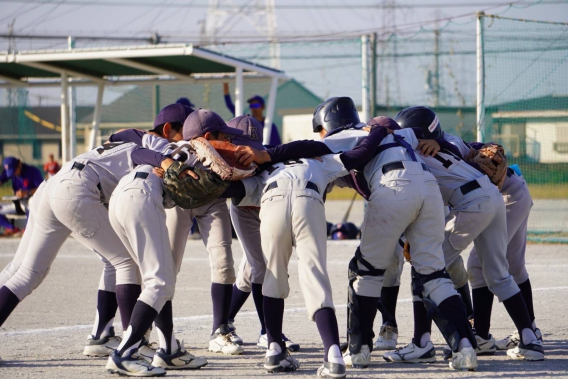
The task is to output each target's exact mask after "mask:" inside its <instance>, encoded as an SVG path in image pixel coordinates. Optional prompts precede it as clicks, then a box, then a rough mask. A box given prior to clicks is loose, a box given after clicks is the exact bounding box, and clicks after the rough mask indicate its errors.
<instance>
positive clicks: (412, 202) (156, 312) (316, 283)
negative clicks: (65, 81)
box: [0, 97, 544, 378]
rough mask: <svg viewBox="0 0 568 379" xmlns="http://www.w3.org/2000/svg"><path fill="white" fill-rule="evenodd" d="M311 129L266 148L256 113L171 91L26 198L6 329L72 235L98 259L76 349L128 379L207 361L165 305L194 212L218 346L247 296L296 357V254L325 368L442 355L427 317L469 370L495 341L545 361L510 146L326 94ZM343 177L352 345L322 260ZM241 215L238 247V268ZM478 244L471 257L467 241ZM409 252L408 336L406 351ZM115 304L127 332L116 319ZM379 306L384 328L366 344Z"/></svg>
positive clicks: (427, 118)
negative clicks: (197, 103) (292, 313)
mask: <svg viewBox="0 0 568 379" xmlns="http://www.w3.org/2000/svg"><path fill="white" fill-rule="evenodd" d="M313 131H314V133H317V134H319V136H320V138H321V139H320V140H319V141H312V140H303V141H294V142H290V143H287V144H283V145H279V146H272V147H270V146H264V145H263V144H262V141H263V135H262V134H263V133H262V132H263V125H261V124H260V123H259V122H258V121H257V120H256V119H255V118H253V117H251V116H249V115H244V116H238V117H235V118H233V119H232V120H230V121H229V122H225V121H224V120H223V119H222V118H221V117H220V116H219V115H218V114H216V113H215V112H212V111H210V110H206V109H201V108H200V109H195V110H194V109H192V108H190V107H188V106H185V105H183V104H171V105H168V106H166V107H165V108H164V109H162V111H161V112H160V113H159V114H158V116H157V117H156V120H155V122H154V127H153V129H152V130H150V131H142V130H138V129H125V130H120V131H118V132H116V133H115V134H113V135H112V136H111V137H110V138H109V140H108V141H107V142H106V143H105V144H103V145H102V146H99V147H97V148H95V149H93V150H91V151H88V152H86V153H84V154H82V155H79V156H78V157H76V158H74V159H73V160H72V161H70V162H67V163H66V164H65V165H64V166H63V167H62V168H61V170H60V171H59V172H58V173H57V174H56V175H54V176H53V177H51V178H49V179H48V180H46V181H44V182H43V183H42V184H41V186H40V187H39V188H38V190H37V192H36V193H35V195H34V196H33V197H32V198H31V200H30V214H29V220H28V225H27V228H26V230H25V233H24V235H23V237H22V240H21V242H20V245H19V247H18V249H17V251H16V254H15V256H14V258H13V260H12V261H11V262H10V263H9V264H8V265H7V266H6V267H5V268H4V270H3V271H2V272H1V273H0V286H1V287H0V326H2V324H4V322H5V321H6V320H7V319H8V317H9V316H10V314H11V313H12V312H13V311H14V309H15V308H16V307H17V305H18V304H19V303H20V302H21V301H23V300H24V298H26V297H27V296H28V295H30V294H31V293H32V292H33V290H34V289H35V288H37V287H38V286H39V285H40V284H41V282H42V281H43V280H44V278H45V277H46V276H47V274H48V272H49V269H50V266H51V264H52V262H53V260H54V259H55V257H56V256H57V253H58V251H59V250H60V248H61V246H62V245H63V243H64V242H65V240H66V239H67V238H68V237H69V236H70V235H71V234H73V236H74V237H75V238H76V239H77V240H78V241H80V242H81V243H82V244H83V245H85V246H86V247H87V248H89V249H90V250H92V251H93V252H94V253H96V254H97V256H98V257H99V258H100V260H101V261H102V262H103V272H102V275H101V279H100V282H99V287H98V295H97V306H96V316H95V321H94V325H93V329H92V332H91V334H90V336H89V337H88V339H87V342H86V345H85V347H84V351H83V354H84V355H87V356H94V357H106V356H108V361H107V364H106V371H107V372H109V373H115V374H120V375H126V376H163V375H165V374H166V370H176V369H200V368H202V367H204V366H205V365H207V363H208V362H207V360H206V359H205V358H202V357H197V356H194V355H193V354H191V353H190V352H189V351H187V350H186V349H185V347H184V343H183V341H180V340H179V339H177V338H176V336H175V335H174V325H173V311H172V304H173V299H174V293H175V286H176V276H177V274H178V272H179V271H180V268H181V264H182V261H183V256H184V252H185V247H186V244H187V239H188V236H189V234H190V231H191V229H192V227H194V224H197V226H198V227H199V234H200V237H201V239H202V240H203V243H204V245H205V247H206V249H207V252H208V254H209V259H210V266H211V283H212V284H211V300H212V307H213V325H212V328H211V337H210V340H209V342H208V350H209V351H211V352H218V353H222V354H226V355H239V354H242V353H243V351H244V350H243V340H242V339H241V338H240V337H239V336H238V334H237V329H236V326H235V325H236V324H235V318H236V316H237V314H238V312H239V310H240V308H241V307H242V306H243V304H244V303H245V301H246V300H247V298H248V296H249V294H250V293H252V297H253V300H254V304H255V307H256V311H257V313H258V318H259V321H260V335H259V338H258V341H257V346H258V347H260V348H264V349H266V355H265V358H264V369H265V370H266V371H267V372H268V373H279V372H291V371H296V370H298V369H299V368H300V363H299V362H298V360H297V359H296V358H294V357H293V355H292V354H291V353H293V352H295V351H298V350H299V349H300V345H299V344H297V343H294V342H293V341H291V340H289V339H288V338H287V337H286V336H285V335H284V333H283V330H282V329H283V317H284V308H285V306H284V300H285V299H286V298H287V297H288V295H289V293H290V287H289V283H288V264H289V261H290V258H291V256H292V252H293V250H294V249H295V250H296V253H297V255H298V274H299V281H300V289H301V292H302V294H303V296H304V299H305V303H306V309H307V312H308V317H309V318H310V320H312V321H314V322H315V323H316V326H317V329H318V332H319V334H320V336H321V340H322V343H323V362H322V365H321V366H320V367H319V369H318V370H317V376H318V377H322V378H345V377H346V375H347V369H346V368H347V367H357V368H366V367H368V366H369V365H370V364H371V353H372V351H373V350H387V352H385V353H384V355H383V358H384V359H385V360H386V361H388V362H399V363H400V362H403V363H404V362H407V363H427V362H434V361H435V360H436V350H435V348H434V346H433V344H432V342H431V328H432V321H434V323H435V324H436V326H437V327H438V329H439V330H440V332H441V334H442V335H443V337H444V339H445V340H446V342H447V347H446V348H445V349H444V350H443V355H444V358H445V359H447V360H449V367H450V368H452V369H456V370H475V369H476V368H477V366H478V362H477V356H478V355H492V354H495V352H496V350H507V356H508V357H509V358H511V359H516V360H527V361H539V360H543V359H544V349H543V345H542V333H541V332H540V330H539V329H538V328H537V326H536V323H535V315H534V310H533V300H532V289H531V284H530V280H529V275H528V273H527V270H526V267H525V249H526V233H527V220H528V216H529V212H530V209H531V207H532V199H531V196H530V194H529V191H528V189H527V185H526V183H525V181H524V179H523V177H522V175H521V173H520V170H518V168H517V167H507V164H506V158H505V155H504V153H503V149H502V147H501V146H499V145H496V144H483V143H475V142H474V143H466V142H464V141H463V140H462V139H461V138H459V137H456V136H453V135H451V134H449V133H447V132H445V131H443V130H442V126H441V125H440V122H439V120H438V117H437V116H436V114H435V112H434V111H432V110H431V109H429V108H427V107H423V106H415V107H410V108H406V109H404V110H402V111H401V112H399V113H398V114H397V115H396V116H395V117H394V119H391V118H388V117H383V116H380V117H375V118H372V119H370V120H368V121H367V122H360V119H359V115H358V113H357V110H356V107H355V105H354V103H353V101H352V99H350V98H348V97H333V98H330V99H328V100H326V101H325V102H323V103H322V104H320V105H319V106H318V107H317V108H316V109H315V112H314V115H313ZM229 142H230V143H229ZM334 186H338V187H350V188H353V189H354V190H356V191H357V192H358V193H359V194H360V195H361V196H362V197H363V198H364V199H365V200H366V202H367V209H366V212H365V218H364V222H363V225H362V227H361V241H360V245H359V247H358V248H357V249H356V251H355V252H354V256H353V258H352V259H351V261H350V262H348V263H347V262H346V266H347V267H346V268H348V299H347V300H348V301H347V331H346V335H347V343H343V344H342V343H340V338H339V327H338V323H337V318H336V314H335V308H334V302H333V298H332V288H331V283H330V278H329V275H328V273H327V265H326V262H327V230H326V218H325V208H324V201H325V198H326V194H327V193H329V192H330V191H331V190H332V189H333V187H334ZM231 224H232V226H233V228H234V230H235V232H236V235H237V237H238V240H239V243H240V244H241V247H242V249H243V251H244V253H245V256H244V258H243V260H242V261H241V264H240V266H239V267H238V270H237V271H236V270H235V268H234V266H235V264H234V261H233V257H232V251H231V243H232V232H231ZM472 242H473V246H474V248H473V250H472V252H471V253H470V255H469V258H468V260H467V262H464V261H463V259H462V257H461V255H460V254H461V253H462V252H463V251H464V250H465V249H466V248H467V247H468V245H469V244H470V243H472ZM405 259H406V260H408V261H409V262H410V264H411V280H412V282H411V288H412V297H413V298H412V301H413V303H412V304H413V318H414V337H413V339H412V341H411V342H410V343H408V345H406V346H405V347H401V348H398V349H396V347H397V343H398V340H397V339H398V329H397V322H396V303H397V297H398V293H399V286H400V278H401V274H402V270H403V264H404V261H405ZM470 286H471V290H470ZM494 296H497V298H498V300H499V301H500V302H502V303H503V305H504V306H505V309H506V311H507V313H508V314H509V316H510V318H511V319H512V321H513V323H514V325H515V328H516V331H515V332H514V333H512V334H511V335H510V336H508V337H505V338H504V339H502V340H495V339H494V337H493V336H492V335H491V334H490V321H491V311H492V306H493V300H494ZM117 310H120V319H121V326H122V335H121V336H118V335H117V334H116V333H115V330H114V327H113V324H114V318H115V315H116V311H117ZM377 311H380V313H381V314H382V325H381V326H380V329H379V333H378V339H377V340H376V341H374V337H375V334H374V332H373V330H374V329H375V328H374V319H375V316H376V314H377ZM152 329H154V330H155V331H156V334H157V336H158V342H157V343H155V342H151V341H150V336H151V331H152Z"/></svg>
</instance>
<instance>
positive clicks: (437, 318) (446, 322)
mask: <svg viewBox="0 0 568 379" xmlns="http://www.w3.org/2000/svg"><path fill="white" fill-rule="evenodd" d="M411 275H412V294H413V295H414V296H418V297H420V298H421V299H422V302H423V303H424V307H425V308H426V311H427V312H428V317H429V318H432V319H433V320H434V322H435V323H436V326H437V327H438V329H439V330H440V332H441V333H442V336H444V339H445V340H446V342H447V343H448V345H449V346H450V348H451V349H452V351H454V352H457V351H458V347H459V343H460V340H461V339H462V338H467V339H469V341H470V342H471V344H472V345H473V347H474V348H475V347H476V346H477V344H476V340H475V336H474V335H473V331H472V329H471V324H470V323H469V322H467V316H466V312H465V305H464V304H463V303H462V302H459V305H458V306H455V307H454V308H457V309H453V310H452V312H443V311H442V310H440V308H439V307H438V306H437V305H436V304H435V303H434V302H433V301H432V300H430V299H429V298H427V297H423V296H422V292H423V290H424V284H425V283H426V282H428V281H430V280H434V279H439V278H448V279H449V275H448V273H447V272H446V270H441V271H436V272H433V273H431V274H429V275H422V274H419V273H418V272H416V270H415V269H414V267H413V268H412V273H411ZM448 299H451V298H448ZM448 299H446V300H444V301H443V302H442V304H443V303H444V302H446V301H447V300H448ZM456 299H458V297H457V296H456ZM462 324H463V325H462Z"/></svg>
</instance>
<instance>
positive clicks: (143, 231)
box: [106, 104, 207, 376]
mask: <svg viewBox="0 0 568 379" xmlns="http://www.w3.org/2000/svg"><path fill="white" fill-rule="evenodd" d="M185 116H186V112H184V109H183V106H181V105H179V104H173V105H170V106H168V107H166V108H164V110H162V112H161V114H160V115H159V116H158V118H157V120H156V123H155V124H163V123H164V121H165V122H167V123H170V124H174V125H176V124H179V123H183V122H184V121H185V120H186V117H185ZM191 120H193V121H195V118H192V119H191ZM128 134H130V135H132V137H131V138H132V139H135V138H137V137H136V135H138V134H137V133H136V132H135V131H133V130H129V131H124V132H122V133H120V134H119V135H115V136H112V137H111V140H117V139H122V140H124V139H128V138H130V137H128ZM181 146H182V144H179V145H170V148H169V150H167V151H165V152H164V153H166V154H168V155H174V151H175V150H178V151H179V148H180V147H181ZM174 147H175V148H174ZM185 157H186V158H187V155H186V156H185ZM191 175H192V176H193V177H194V178H195V179H197V176H196V175H195V174H194V173H191ZM164 194H166V195H165V196H164ZM173 206H175V203H173V202H172V200H171V199H170V198H169V197H168V196H167V193H166V192H165V190H164V185H163V181H162V179H161V178H160V177H158V176H157V175H155V174H153V173H152V166H148V165H143V166H138V167H137V168H136V169H134V170H133V171H132V172H131V173H130V174H128V175H127V176H125V177H124V178H122V179H121V181H120V182H119V183H118V185H117V187H116V189H115V190H114V192H113V195H112V197H111V200H110V206H109V213H110V222H111V225H112V227H113V229H114V230H115V231H116V233H117V235H118V236H119V238H120V239H121V241H122V242H123V243H124V246H126V248H127V249H128V251H129V252H130V254H131V255H132V256H133V257H134V260H135V261H136V263H137V264H138V267H139V268H140V272H141V274H142V278H143V280H144V284H145V288H144V290H143V291H142V293H141V294H140V297H139V298H138V302H137V303H136V306H135V307H134V311H133V313H132V318H131V320H130V324H129V326H128V329H127V331H126V332H125V334H124V338H123V341H122V343H121V344H120V346H119V347H118V348H117V350H115V351H114V352H113V353H112V354H111V355H110V357H109V359H108V363H107V366H106V368H107V371H109V372H111V373H119V374H122V375H131V376H139V374H140V373H141V370H140V367H139V361H138V360H137V359H135V357H133V356H132V355H133V354H134V352H136V349H137V347H138V346H139V345H140V343H141V342H142V340H143V337H144V332H145V331H146V330H148V328H149V327H150V325H151V324H152V322H155V325H156V329H157V332H158V337H159V345H160V349H159V350H158V351H157V352H156V353H155V355H154V357H153V360H152V365H153V366H155V367H160V368H165V369H198V368H201V367H203V366H205V365H206V364H207V360H206V359H204V358H197V357H195V356H193V355H192V354H191V353H189V352H187V351H186V350H185V348H184V344H183V341H182V342H181V343H180V341H178V340H177V339H176V338H175V336H174V332H173V313H172V298H173V294H174V290H175V282H176V274H177V271H176V267H175V264H174V258H173V254H172V250H171V247H170V243H169V239H168V238H169V237H168V231H167V227H166V213H165V210H164V208H171V207H173ZM142 372H144V371H142Z"/></svg>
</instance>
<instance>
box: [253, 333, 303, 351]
mask: <svg viewBox="0 0 568 379" xmlns="http://www.w3.org/2000/svg"><path fill="white" fill-rule="evenodd" d="M282 341H284V343H285V344H286V349H288V350H290V351H299V350H300V344H299V343H296V342H294V341H292V340H290V339H288V337H286V336H285V335H284V333H282ZM256 347H259V348H261V349H268V337H267V336H266V334H260V335H259V336H258V341H257V342H256Z"/></svg>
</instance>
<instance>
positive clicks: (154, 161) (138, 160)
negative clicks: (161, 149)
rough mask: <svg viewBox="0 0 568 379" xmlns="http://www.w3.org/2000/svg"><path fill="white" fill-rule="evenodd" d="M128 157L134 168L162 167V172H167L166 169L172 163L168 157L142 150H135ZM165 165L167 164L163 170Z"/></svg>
mask: <svg viewBox="0 0 568 379" xmlns="http://www.w3.org/2000/svg"><path fill="white" fill-rule="evenodd" d="M130 156H131V158H132V163H133V164H134V165H135V166H138V165H143V164H147V165H150V166H153V167H162V168H163V169H164V170H167V169H168V167H169V166H170V165H171V164H172V163H174V160H173V159H172V158H171V157H170V156H169V155H164V154H161V153H158V152H157V151H153V150H149V149H144V148H139V149H135V150H134V151H133V152H132V154H131V155H130ZM167 163H169V164H167ZM165 164H167V167H165V168H164V165H165Z"/></svg>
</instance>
